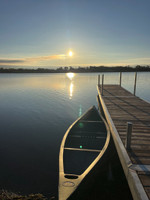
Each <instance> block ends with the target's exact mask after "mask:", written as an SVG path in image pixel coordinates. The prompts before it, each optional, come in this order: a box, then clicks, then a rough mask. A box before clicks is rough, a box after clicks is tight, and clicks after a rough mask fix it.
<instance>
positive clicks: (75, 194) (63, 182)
mask: <svg viewBox="0 0 150 200" xmlns="http://www.w3.org/2000/svg"><path fill="white" fill-rule="evenodd" d="M96 115H97V110H96V108H95V107H92V108H90V109H89V110H88V112H87V113H85V114H84V115H83V116H82V117H80V118H79V119H78V120H76V121H75V122H74V123H73V124H72V125H71V126H70V127H69V129H68V130H67V132H66V133H65V135H64V138H63V140H62V144H61V148H60V155H59V200H66V199H81V198H82V195H85V194H84V193H85V191H87V189H88V187H89V186H90V185H91V184H92V183H93V182H94V180H95V178H96V176H97V175H98V174H100V173H102V172H103V171H105V170H106V167H104V166H105V165H106V163H107V162H108V161H109V156H108V155H109V148H110V131H109V128H108V126H107V123H106V122H105V120H104V119H103V117H102V116H100V118H98V115H99V114H98V115H97V118H96ZM100 120H101V121H100ZM93 129H94V132H92V130H93ZM100 129H101V130H100ZM103 140H104V141H103ZM80 143H81V144H82V145H80ZM74 160H75V161H74Z"/></svg>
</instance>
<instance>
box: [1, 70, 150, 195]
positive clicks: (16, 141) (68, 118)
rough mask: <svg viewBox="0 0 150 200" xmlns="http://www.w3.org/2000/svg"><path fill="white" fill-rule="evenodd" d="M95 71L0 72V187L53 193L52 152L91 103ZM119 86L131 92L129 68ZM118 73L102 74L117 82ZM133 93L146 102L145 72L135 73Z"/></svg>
mask: <svg viewBox="0 0 150 200" xmlns="http://www.w3.org/2000/svg"><path fill="white" fill-rule="evenodd" d="M97 75H98V74H96V73H93V74H75V76H74V77H73V78H72V80H70V79H69V78H68V77H67V76H66V74H0V158H1V165H0V188H3V189H8V190H11V191H14V192H15V191H17V192H18V191H19V192H21V193H37V192H41V193H44V194H46V195H48V194H49V195H50V196H53V195H56V194H57V185H58V156H59V147H60V143H61V140H62V137H63V135H64V133H65V131H66V130H67V128H68V127H69V125H70V124H71V123H72V122H73V121H74V120H75V119H76V118H77V117H79V116H80V115H81V114H82V113H83V112H85V111H86V110H87V109H88V108H89V107H90V106H92V105H96V106H97V102H96V95H97V91H96V84H97ZM122 81H123V82H122V85H123V87H125V88H126V89H128V90H129V91H131V92H133V85H134V73H123V77H122ZM118 82H119V73H106V74H105V83H109V84H117V83H118ZM137 96H139V97H141V98H144V99H145V100H147V101H149V102H150V73H138V79H137Z"/></svg>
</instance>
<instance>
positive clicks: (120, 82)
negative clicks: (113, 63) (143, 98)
mask: <svg viewBox="0 0 150 200" xmlns="http://www.w3.org/2000/svg"><path fill="white" fill-rule="evenodd" d="M101 80H102V83H101ZM119 85H120V87H121V85H122V72H120V73H119ZM98 86H99V88H100V90H101V94H102V96H103V88H104V74H102V78H101V75H100V74H99V75H98ZM136 86H137V72H135V78H134V91H133V94H134V96H136Z"/></svg>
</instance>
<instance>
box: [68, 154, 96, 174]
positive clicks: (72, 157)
mask: <svg viewBox="0 0 150 200" xmlns="http://www.w3.org/2000/svg"><path fill="white" fill-rule="evenodd" d="M98 154H99V153H98V152H90V151H76V150H65V151H64V162H65V165H64V167H65V168H64V172H65V174H75V175H81V174H82V173H83V172H84V171H85V170H86V168H87V167H88V166H89V165H90V164H91V163H92V162H93V160H94V159H95V158H96V157H97V156H98Z"/></svg>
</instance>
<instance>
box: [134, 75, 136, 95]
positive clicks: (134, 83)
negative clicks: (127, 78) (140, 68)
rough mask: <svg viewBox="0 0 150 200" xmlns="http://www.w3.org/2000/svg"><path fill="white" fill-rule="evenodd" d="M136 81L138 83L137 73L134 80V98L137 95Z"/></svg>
mask: <svg viewBox="0 0 150 200" xmlns="http://www.w3.org/2000/svg"><path fill="white" fill-rule="evenodd" d="M136 81H137V72H135V80H134V96H135V93H136Z"/></svg>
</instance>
